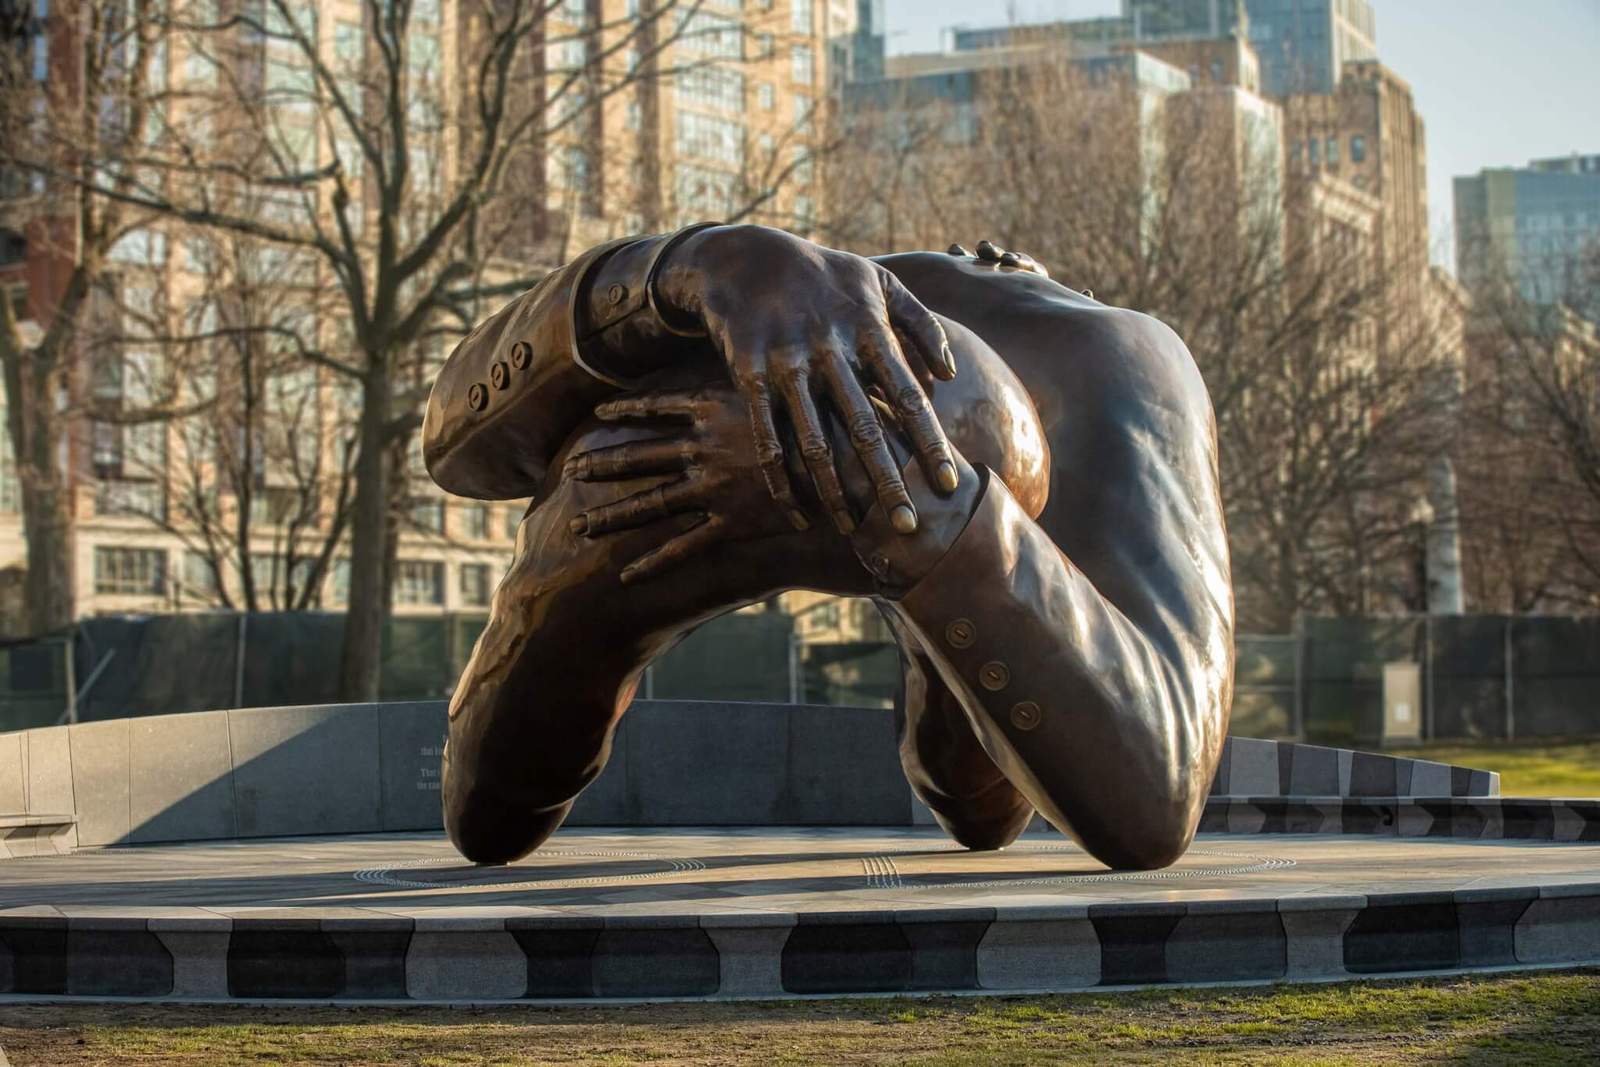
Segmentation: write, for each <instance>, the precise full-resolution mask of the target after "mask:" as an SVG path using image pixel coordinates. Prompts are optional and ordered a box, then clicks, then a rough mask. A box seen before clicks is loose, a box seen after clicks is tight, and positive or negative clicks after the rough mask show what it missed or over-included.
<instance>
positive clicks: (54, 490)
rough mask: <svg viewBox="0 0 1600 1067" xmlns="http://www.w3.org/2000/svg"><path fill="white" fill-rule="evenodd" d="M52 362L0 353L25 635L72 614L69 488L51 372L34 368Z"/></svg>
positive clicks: (58, 625)
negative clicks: (15, 486)
mask: <svg viewBox="0 0 1600 1067" xmlns="http://www.w3.org/2000/svg"><path fill="white" fill-rule="evenodd" d="M8 347H9V346H8ZM53 363H54V361H53V360H42V359H41V358H40V353H39V352H38V351H37V350H29V349H21V350H18V349H17V348H12V350H11V351H9V352H7V353H6V359H5V385H6V401H7V403H6V432H7V433H8V434H10V436H11V454H12V455H13V456H14V457H16V465H17V481H18V483H19V485H20V488H21V490H22V492H21V496H22V534H23V537H24V539H25V540H26V541H27V557H26V560H27V562H26V566H27V576H26V578H25V579H24V582H23V600H24V607H25V610H26V615H25V625H26V627H27V632H28V633H29V634H30V635H37V634H46V633H53V632H55V631H58V630H63V629H65V628H67V627H68V626H70V625H72V619H73V615H74V610H73V609H74V596H73V593H74V587H73V573H74V570H75V568H74V567H73V565H72V564H73V523H72V492H71V486H70V483H69V482H68V481H67V478H66V476H65V472H64V471H63V470H62V469H61V460H60V456H61V433H60V427H59V425H58V424H57V421H56V420H57V412H56V399H55V394H56V378H57V375H56V374H54V373H50V372H49V371H48V370H47V371H46V372H44V373H43V374H42V375H41V374H40V367H41V365H43V366H45V367H50V366H51V365H52V364H53ZM41 378H42V380H41Z"/></svg>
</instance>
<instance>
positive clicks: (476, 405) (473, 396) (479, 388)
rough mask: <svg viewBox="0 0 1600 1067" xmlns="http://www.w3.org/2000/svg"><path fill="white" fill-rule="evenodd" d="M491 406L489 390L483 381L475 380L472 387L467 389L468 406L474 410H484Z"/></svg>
mask: <svg viewBox="0 0 1600 1067" xmlns="http://www.w3.org/2000/svg"><path fill="white" fill-rule="evenodd" d="M488 406H489V390H487V389H485V388H484V387H483V383H482V382H473V383H472V388H471V389H468V390H467V407H469V408H471V409H472V410H473V411H482V410H483V409H484V408H486V407H488Z"/></svg>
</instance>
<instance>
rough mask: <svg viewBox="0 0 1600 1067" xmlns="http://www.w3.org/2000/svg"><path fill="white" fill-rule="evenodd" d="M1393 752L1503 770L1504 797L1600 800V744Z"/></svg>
mask: <svg viewBox="0 0 1600 1067" xmlns="http://www.w3.org/2000/svg"><path fill="white" fill-rule="evenodd" d="M1394 754H1395V755H1397V756H1412V755H1415V756H1418V757H1420V758H1422V759H1432V760H1439V761H1441V762H1444V763H1459V764H1464V765H1466V766H1469V767H1477V768H1479V769H1481V770H1486V771H1499V772H1500V792H1501V794H1502V795H1503V796H1508V797H1600V740H1593V739H1591V740H1587V741H1564V742H1549V741H1544V742H1539V741H1530V742H1527V743H1522V742H1517V741H1486V742H1478V743H1473V744H1439V745H1428V746H1426V747H1424V748H1420V749H1403V750H1402V749H1396V750H1395V752H1394Z"/></svg>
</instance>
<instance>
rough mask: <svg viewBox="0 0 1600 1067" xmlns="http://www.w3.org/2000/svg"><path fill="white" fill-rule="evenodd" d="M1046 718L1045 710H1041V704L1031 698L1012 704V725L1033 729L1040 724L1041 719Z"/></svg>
mask: <svg viewBox="0 0 1600 1067" xmlns="http://www.w3.org/2000/svg"><path fill="white" fill-rule="evenodd" d="M1042 718H1044V712H1042V711H1040V710H1039V705H1037V704H1035V703H1034V702H1033V701H1031V700H1023V701H1020V702H1019V703H1016V704H1013V705H1011V725H1012V726H1015V727H1016V728H1017V729H1019V730H1031V729H1033V728H1034V727H1035V726H1038V725H1039V720H1040V719H1042Z"/></svg>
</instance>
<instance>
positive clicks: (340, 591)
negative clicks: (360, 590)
mask: <svg viewBox="0 0 1600 1067" xmlns="http://www.w3.org/2000/svg"><path fill="white" fill-rule="evenodd" d="M329 593H330V595H329V597H328V600H329V602H330V603H333V604H348V603H349V602H350V561H349V560H348V559H336V560H334V561H333V588H332V589H331V590H330V591H329Z"/></svg>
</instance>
